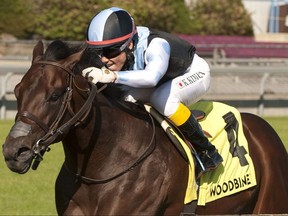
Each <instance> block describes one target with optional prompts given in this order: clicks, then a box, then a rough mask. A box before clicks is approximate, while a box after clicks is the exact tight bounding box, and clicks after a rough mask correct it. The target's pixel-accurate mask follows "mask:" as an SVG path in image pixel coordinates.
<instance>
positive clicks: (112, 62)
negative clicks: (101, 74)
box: [101, 51, 126, 71]
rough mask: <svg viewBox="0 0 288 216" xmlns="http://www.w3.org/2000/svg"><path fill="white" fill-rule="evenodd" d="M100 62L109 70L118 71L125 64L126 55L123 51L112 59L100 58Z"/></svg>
mask: <svg viewBox="0 0 288 216" xmlns="http://www.w3.org/2000/svg"><path fill="white" fill-rule="evenodd" d="M101 61H102V62H103V63H104V64H105V65H106V67H107V68H108V69H109V70H111V71H120V70H121V68H122V67H123V66H124V64H125V62H126V53H125V52H124V51H123V52H121V53H120V54H119V55H117V56H115V57H113V58H108V57H105V56H101Z"/></svg>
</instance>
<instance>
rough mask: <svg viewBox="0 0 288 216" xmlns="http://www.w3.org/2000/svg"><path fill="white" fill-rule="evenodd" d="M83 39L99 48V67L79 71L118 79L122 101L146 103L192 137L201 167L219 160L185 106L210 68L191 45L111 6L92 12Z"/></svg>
mask: <svg viewBox="0 0 288 216" xmlns="http://www.w3.org/2000/svg"><path fill="white" fill-rule="evenodd" d="M87 44H88V46H89V47H91V48H92V49H95V52H98V53H99V57H100V59H101V61H102V62H103V63H104V64H105V67H103V68H101V69H98V68H95V67H89V68H86V69H84V70H83V71H82V75H83V76H84V77H86V78H87V77H90V78H92V82H93V83H95V84H96V83H97V82H100V83H116V84H122V85H121V88H123V89H124V90H125V92H126V93H125V96H124V98H123V99H124V100H125V101H128V102H133V103H135V102H137V101H140V102H142V103H150V104H151V105H152V106H153V107H154V108H155V109H156V110H158V112H160V113H161V114H162V115H164V116H166V117H167V118H168V119H170V121H172V122H173V123H174V124H175V125H176V126H177V127H178V128H179V129H180V130H181V131H182V133H183V134H184V136H185V137H186V139H187V140H188V141H189V142H191V143H193V146H194V147H195V149H196V151H197V152H198V154H199V157H200V159H201V161H202V163H203V165H204V167H205V169H204V170H203V172H206V171H209V170H212V169H215V168H216V167H217V166H218V165H219V164H220V163H221V162H222V161H223V160H222V157H221V156H220V154H219V153H218V151H217V149H216V148H215V146H214V145H212V144H211V143H210V142H209V141H208V139H207V138H206V137H205V135H204V133H203V131H202V129H201V126H200V125H199V123H198V122H197V120H196V119H195V117H194V116H193V114H192V113H191V111H190V110H189V109H188V107H187V106H189V105H191V104H193V103H196V102H197V101H198V100H200V98H201V97H202V96H203V95H204V94H205V93H206V92H207V91H208V88H209V85H210V68H209V66H208V64H207V62H206V61H205V60H204V59H203V58H200V57H199V56H198V55H197V54H196V53H195V51H196V49H195V47H194V46H193V45H191V44H189V43H188V42H186V41H184V40H181V39H180V38H178V37H176V36H174V35H172V34H169V33H165V32H161V31H158V30H154V29H150V28H147V27H140V26H137V27H136V26H135V24H134V20H133V18H132V17H131V16H130V15H129V13H128V12H126V11H125V10H123V9H121V8H117V7H112V8H109V9H105V10H103V11H101V12H100V13H98V14H97V15H96V16H94V17H93V19H92V20H91V22H90V23H89V25H88V29H87Z"/></svg>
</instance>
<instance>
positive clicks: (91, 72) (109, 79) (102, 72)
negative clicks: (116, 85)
mask: <svg viewBox="0 0 288 216" xmlns="http://www.w3.org/2000/svg"><path fill="white" fill-rule="evenodd" d="M82 76H84V77H85V78H86V79H88V80H91V81H92V82H93V83H94V84H96V83H98V82H101V83H113V82H115V80H116V78H117V76H116V74H115V72H113V71H111V70H109V69H107V68H106V67H102V68H101V69H100V68H96V67H89V68H86V69H84V70H83V71H82Z"/></svg>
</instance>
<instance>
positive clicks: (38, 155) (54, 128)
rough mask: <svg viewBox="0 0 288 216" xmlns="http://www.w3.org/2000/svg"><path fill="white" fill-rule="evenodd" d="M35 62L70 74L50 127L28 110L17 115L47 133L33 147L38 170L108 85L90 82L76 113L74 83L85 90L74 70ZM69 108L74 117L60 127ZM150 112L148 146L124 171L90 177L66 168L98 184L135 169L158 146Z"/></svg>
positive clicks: (55, 64) (46, 62)
mask: <svg viewBox="0 0 288 216" xmlns="http://www.w3.org/2000/svg"><path fill="white" fill-rule="evenodd" d="M34 64H43V65H53V66H55V67H60V68H62V69H63V70H64V71H65V72H67V73H68V75H69V86H68V87H67V88H66V92H65V94H64V99H63V102H62V105H61V107H60V109H59V112H58V114H57V117H56V119H55V120H54V122H53V123H52V124H51V126H50V127H49V126H47V125H46V124H45V123H43V122H42V121H41V120H39V119H38V118H37V117H36V116H34V115H33V114H31V113H29V112H27V111H22V112H20V113H18V114H17V116H16V119H17V118H18V117H25V118H28V119H30V120H31V121H33V122H34V123H35V124H36V125H38V126H39V127H40V128H41V129H42V130H43V131H44V132H45V135H44V136H43V137H42V138H41V139H39V140H38V141H37V142H36V144H35V145H34V146H33V148H32V149H33V154H34V162H33V165H32V169H33V170H36V169H37V167H38V165H39V163H40V162H41V161H42V160H43V156H44V153H45V152H46V151H49V150H50V148H49V145H51V144H52V143H53V142H54V141H55V140H56V139H57V138H58V137H59V136H60V135H63V134H65V133H67V132H68V131H69V129H70V128H71V127H72V126H77V125H78V124H80V123H81V122H82V121H84V120H85V119H86V117H87V116H88V114H89V112H90V110H91V107H92V102H93V100H94V98H95V96H96V94H97V93H98V92H100V91H102V90H103V89H104V88H105V87H106V85H104V86H103V87H102V88H100V89H99V90H97V87H96V85H94V84H93V83H91V82H89V84H90V86H91V89H90V90H89V89H88V90H86V91H90V93H89V96H88V98H87V100H86V101H85V103H84V105H83V106H82V107H81V108H80V110H79V111H78V112H77V113H75V114H74V112H73V110H72V108H71V106H70V101H71V98H72V92H73V84H74V86H76V88H77V89H79V90H82V91H85V90H83V89H80V88H79V87H78V86H77V85H76V84H75V82H74V78H75V75H74V74H73V72H72V71H71V70H70V69H69V68H66V67H64V66H63V65H61V64H59V63H57V62H50V61H38V62H35V63H34ZM67 110H68V112H69V113H70V114H71V115H72V118H71V119H69V120H68V121H67V122H66V123H64V124H63V125H61V126H60V127H58V125H59V123H60V121H61V120H62V117H63V116H64V114H65V113H66V111H67ZM148 114H149V117H150V119H151V123H152V129H153V134H152V137H151V140H150V143H149V145H148V147H147V148H146V149H145V150H144V152H143V153H142V154H141V155H140V156H139V157H138V159H137V160H136V161H134V162H133V163H132V164H131V165H130V166H126V167H127V168H125V169H123V170H122V171H120V172H119V173H117V174H115V175H113V176H111V177H108V178H105V179H93V178H89V177H86V176H83V175H80V174H78V173H74V172H72V171H71V170H70V169H69V168H68V167H67V165H66V163H65V162H64V167H65V168H66V170H67V171H69V172H70V173H72V174H73V175H75V176H76V178H78V179H80V180H82V181H83V182H86V183H96V184H101V183H106V182H109V181H111V180H113V179H116V178H118V177H119V176H121V175H123V174H125V173H127V172H129V171H131V170H133V169H134V168H135V167H136V166H137V165H138V164H139V163H141V162H142V161H144V160H145V159H146V158H147V157H148V156H149V155H150V154H152V152H153V151H154V149H155V147H156V142H155V134H156V130H155V123H154V119H153V117H152V116H151V114H150V113H148Z"/></svg>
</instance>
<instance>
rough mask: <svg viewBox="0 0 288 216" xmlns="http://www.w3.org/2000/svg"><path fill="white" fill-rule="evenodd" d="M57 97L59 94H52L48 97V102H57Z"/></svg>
mask: <svg viewBox="0 0 288 216" xmlns="http://www.w3.org/2000/svg"><path fill="white" fill-rule="evenodd" d="M59 97H60V94H58V93H53V94H52V95H51V97H50V100H51V101H57V100H58V99H59Z"/></svg>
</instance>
